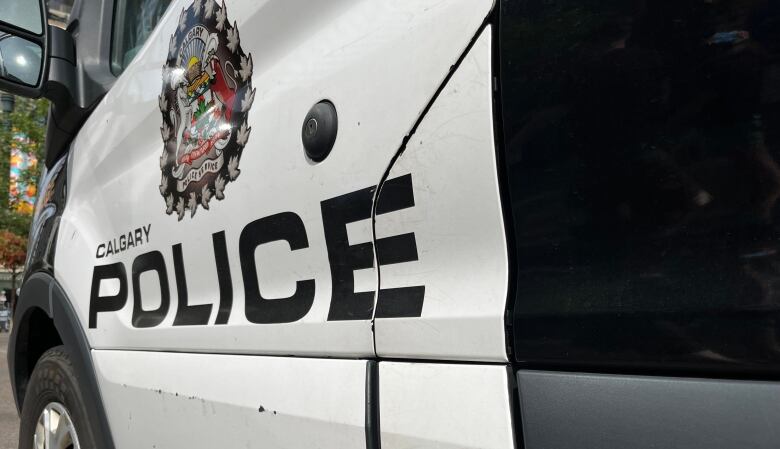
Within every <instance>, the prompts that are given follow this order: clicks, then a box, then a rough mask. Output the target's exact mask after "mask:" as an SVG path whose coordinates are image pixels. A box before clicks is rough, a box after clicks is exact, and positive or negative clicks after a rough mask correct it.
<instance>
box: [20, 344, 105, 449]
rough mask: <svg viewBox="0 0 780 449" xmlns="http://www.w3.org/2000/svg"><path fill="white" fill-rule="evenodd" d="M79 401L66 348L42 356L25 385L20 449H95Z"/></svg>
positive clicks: (81, 404) (81, 401)
mask: <svg viewBox="0 0 780 449" xmlns="http://www.w3.org/2000/svg"><path fill="white" fill-rule="evenodd" d="M82 398H83V396H82V394H81V389H80V387H79V384H78V380H77V378H76V373H75V371H74V369H73V363H72V362H71V359H70V355H69V354H68V351H67V350H66V349H65V347H64V346H57V347H54V348H51V349H49V350H48V351H46V352H45V353H43V355H42V356H41V358H40V359H39V360H38V363H36V365H35V369H34V370H33V373H32V376H30V382H29V383H28V384H27V393H26V394H25V397H24V404H23V405H22V419H21V424H20V428H19V449H95V447H96V446H95V440H94V437H93V435H92V431H91V429H90V428H89V423H88V421H87V413H86V408H85V406H84V401H83V399H82Z"/></svg>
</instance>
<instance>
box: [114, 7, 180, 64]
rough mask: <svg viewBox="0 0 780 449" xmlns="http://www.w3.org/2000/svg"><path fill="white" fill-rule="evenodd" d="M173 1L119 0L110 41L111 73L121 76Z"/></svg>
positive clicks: (115, 9) (115, 8)
mask: <svg viewBox="0 0 780 449" xmlns="http://www.w3.org/2000/svg"><path fill="white" fill-rule="evenodd" d="M170 4H171V0H117V1H116V5H115V7H114V29H113V32H114V34H113V36H112V38H111V71H112V72H114V75H117V76H119V74H120V73H122V72H123V71H124V70H125V68H127V66H128V65H129V64H130V62H131V61H132V60H133V58H135V55H136V53H138V50H140V49H141V47H142V46H143V45H144V43H145V42H146V39H147V38H148V37H149V35H150V34H152V31H153V30H154V28H155V27H156V26H157V22H159V21H160V18H161V17H162V15H163V14H164V13H165V10H166V9H168V5H170Z"/></svg>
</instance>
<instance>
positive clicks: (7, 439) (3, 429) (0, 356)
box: [0, 332, 19, 449]
mask: <svg viewBox="0 0 780 449" xmlns="http://www.w3.org/2000/svg"><path fill="white" fill-rule="evenodd" d="M8 335H9V334H8V333H7V332H0V449H16V447H17V446H16V445H17V443H18V442H19V437H18V436H17V435H18V433H17V432H18V431H19V417H18V416H17V415H16V406H15V405H14V398H13V395H12V394H11V383H10V382H9V380H8V362H7V359H6V347H7V346H8Z"/></svg>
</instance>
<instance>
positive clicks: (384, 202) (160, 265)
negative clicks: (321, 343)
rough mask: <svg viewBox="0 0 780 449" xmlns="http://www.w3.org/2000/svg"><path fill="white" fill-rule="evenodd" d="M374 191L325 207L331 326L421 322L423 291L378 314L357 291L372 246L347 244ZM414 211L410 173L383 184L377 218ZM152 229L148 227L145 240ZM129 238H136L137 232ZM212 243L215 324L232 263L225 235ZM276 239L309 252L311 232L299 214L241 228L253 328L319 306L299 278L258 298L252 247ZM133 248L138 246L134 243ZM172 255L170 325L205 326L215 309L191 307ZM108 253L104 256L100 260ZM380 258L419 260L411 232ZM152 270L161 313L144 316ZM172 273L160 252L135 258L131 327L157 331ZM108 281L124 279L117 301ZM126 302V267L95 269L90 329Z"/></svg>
mask: <svg viewBox="0 0 780 449" xmlns="http://www.w3.org/2000/svg"><path fill="white" fill-rule="evenodd" d="M374 189H375V188H374V187H369V188H365V189H361V190H358V191H355V192H351V193H348V194H346V195H341V196H338V197H335V198H331V199H328V200H325V201H322V202H321V203H320V209H321V212H322V223H323V228H324V230H325V244H326V247H327V251H328V261H329V264H330V272H331V280H332V291H331V303H330V310H329V312H328V320H329V321H338V320H368V319H371V317H372V316H374V314H375V315H376V317H378V318H391V317H418V316H420V314H421V312H422V304H423V298H424V294H425V287H424V286H415V287H402V288H392V289H381V290H380V291H379V294H378V295H377V304H376V313H374V292H366V291H363V292H355V289H354V286H355V278H354V271H355V270H361V269H366V268H371V267H373V264H374V248H373V246H372V244H371V243H370V242H367V243H359V244H355V245H350V244H349V241H348V238H347V224H349V223H352V222H356V221H360V220H365V219H368V218H371V208H372V203H373V202H372V199H373V195H374ZM413 206H414V193H413V191H412V179H411V175H405V176H401V177H399V178H395V179H391V180H388V181H387V182H386V183H385V184H384V186H383V187H382V195H381V196H380V199H379V202H378V203H377V205H376V213H377V214H385V213H388V212H393V211H397V210H401V209H405V208H409V207H413ZM150 227H151V226H149V227H144V228H143V229H144V233H145V235H146V236H147V242H148V235H149V229H150ZM129 234H133V237H135V233H129ZM211 237H212V244H213V248H214V263H213V265H212V264H209V265H211V266H215V267H216V273H217V282H218V287H219V300H218V304H217V315H216V320H215V322H214V324H217V325H219V324H227V322H228V320H229V319H230V313H231V311H232V308H233V277H232V276H233V272H232V270H231V267H230V264H229V262H228V255H227V242H226V239H225V231H220V232H216V233H214V234H212V236H211ZM127 238H128V239H129V238H130V237H127ZM120 239H121V237H120ZM277 241H284V242H287V243H288V244H289V246H290V250H291V251H296V250H299V249H303V248H308V246H309V241H308V237H307V234H306V228H305V227H304V224H303V220H301V217H300V216H298V215H297V214H295V213H294V212H282V213H278V214H275V215H271V216H268V217H263V218H259V219H257V220H255V221H252V222H251V223H249V224H247V225H246V226H244V228H243V230H242V231H241V234H240V237H239V239H238V250H239V258H240V265H241V276H242V279H243V281H244V282H243V284H244V298H245V306H244V311H245V314H246V319H247V320H248V321H249V322H251V323H257V324H268V323H289V322H293V321H297V320H300V319H301V318H303V317H304V316H305V315H306V314H307V313H308V312H309V310H310V309H311V307H312V304H313V303H314V292H315V287H316V285H315V282H314V280H313V279H301V280H298V281H297V282H296V288H295V292H294V293H293V294H292V295H291V296H290V297H288V298H283V299H277V298H274V299H267V298H264V297H263V295H262V294H261V293H260V286H259V285H258V273H257V270H258V266H257V264H256V262H255V257H254V253H255V249H256V248H257V247H258V246H260V245H264V244H268V243H271V242H277ZM133 243H134V244H137V243H138V242H137V241H136V240H133ZM109 244H110V243H109ZM101 246H102V244H101ZM107 246H108V245H107ZM112 246H115V245H112ZM121 246H122V245H121V243H120V248H119V250H120V251H121V250H122V249H123V248H122V247H121ZM171 251H172V255H173V277H174V279H175V282H176V292H177V296H178V297H177V308H176V315H175V317H174V320H173V325H174V326H186V325H206V324H208V321H209V317H210V316H211V311H212V307H213V306H214V304H197V305H192V304H189V298H188V295H187V279H186V274H185V270H184V261H183V256H182V246H181V243H177V244H174V245H173V246H172V247H171ZM114 252H116V251H114ZM99 254H101V253H100V247H98V257H101V256H100V255H99ZM106 255H108V253H107V252H106V254H104V255H103V256H106ZM376 256H377V261H378V263H379V265H389V264H394V263H402V262H410V261H414V260H417V243H416V241H415V236H414V233H408V234H401V235H395V236H390V237H385V238H381V239H377V240H376ZM147 272H148V273H151V272H154V273H156V275H157V279H158V280H159V289H160V295H159V296H160V298H161V301H160V305H159V307H157V308H156V309H154V310H145V309H143V308H142V306H141V305H142V297H141V295H142V294H141V289H140V279H141V275H142V274H143V273H147ZM168 273H169V269H168V267H167V266H166V263H165V258H164V257H163V255H162V253H160V252H159V251H156V250H154V251H149V252H146V253H143V254H140V255H139V256H137V257H136V258H135V259H134V260H133V263H132V266H131V269H130V282H131V283H132V287H133V288H132V296H133V309H132V325H133V326H134V327H138V328H148V327H155V326H158V325H159V324H160V323H162V321H163V320H164V319H165V317H166V316H167V315H168V311H169V309H170V303H171V298H170V287H169V282H168ZM110 279H114V280H118V281H119V291H118V292H117V293H116V294H115V295H101V294H100V284H101V282H102V281H104V280H110ZM127 300H128V276H127V269H126V267H125V265H124V263H122V262H116V263H112V264H107V265H97V266H95V268H94V270H93V272H92V287H91V293H90V300H89V327H90V328H97V327H98V315H99V314H101V313H109V312H117V311H119V310H121V309H122V308H124V307H125V305H126V303H127Z"/></svg>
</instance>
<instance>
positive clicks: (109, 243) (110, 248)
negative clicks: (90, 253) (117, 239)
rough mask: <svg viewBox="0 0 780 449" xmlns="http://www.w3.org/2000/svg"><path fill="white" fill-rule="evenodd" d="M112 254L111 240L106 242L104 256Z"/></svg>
mask: <svg viewBox="0 0 780 449" xmlns="http://www.w3.org/2000/svg"><path fill="white" fill-rule="evenodd" d="M112 254H114V247H113V246H112V245H111V240H109V241H108V249H107V250H106V256H110V255H112Z"/></svg>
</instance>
